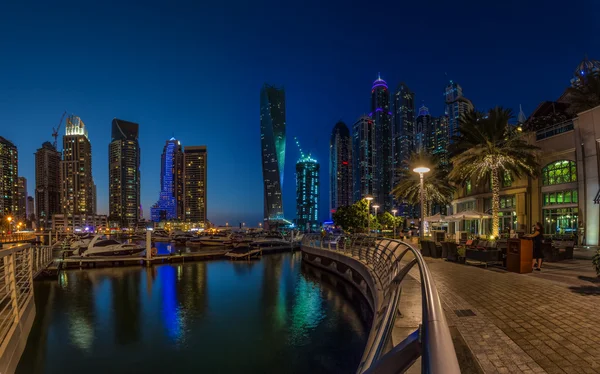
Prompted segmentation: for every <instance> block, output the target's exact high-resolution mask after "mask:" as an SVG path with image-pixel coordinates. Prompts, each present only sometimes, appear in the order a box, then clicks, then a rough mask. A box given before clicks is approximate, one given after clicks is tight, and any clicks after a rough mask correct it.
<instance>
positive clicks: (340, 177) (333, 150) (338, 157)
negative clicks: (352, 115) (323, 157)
mask: <svg viewBox="0 0 600 374" xmlns="http://www.w3.org/2000/svg"><path fill="white" fill-rule="evenodd" d="M329 178H330V182H329V188H330V194H329V213H330V217H331V213H333V211H335V210H336V209H337V208H339V207H341V206H348V205H352V188H353V187H352V138H351V137H350V130H348V126H346V124H345V123H344V122H338V123H337V124H336V125H335V127H334V128H333V132H332V133H331V140H330V142H329Z"/></svg>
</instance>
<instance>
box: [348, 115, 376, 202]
mask: <svg viewBox="0 0 600 374" xmlns="http://www.w3.org/2000/svg"><path fill="white" fill-rule="evenodd" d="M352 129H353V130H352V184H353V193H352V195H353V200H354V201H355V202H356V201H358V200H360V199H362V198H364V197H365V196H366V195H371V196H375V195H376V194H377V187H378V183H377V181H378V179H377V174H376V173H375V156H376V153H377V149H376V148H375V122H373V119H371V117H369V116H362V117H360V118H359V119H358V120H357V121H356V122H355V123H354V125H353V126H352Z"/></svg>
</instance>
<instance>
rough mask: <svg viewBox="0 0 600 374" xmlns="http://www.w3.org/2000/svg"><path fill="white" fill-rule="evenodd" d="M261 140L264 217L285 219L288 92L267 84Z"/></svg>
mask: <svg viewBox="0 0 600 374" xmlns="http://www.w3.org/2000/svg"><path fill="white" fill-rule="evenodd" d="M260 141H261V147H262V171H263V183H264V204H265V209H264V219H265V221H267V223H268V222H269V221H274V222H275V221H281V220H283V202H282V197H281V190H282V188H283V168H284V165H285V91H284V90H283V88H276V87H274V86H270V85H268V84H265V85H264V86H263V88H262V89H261V90H260Z"/></svg>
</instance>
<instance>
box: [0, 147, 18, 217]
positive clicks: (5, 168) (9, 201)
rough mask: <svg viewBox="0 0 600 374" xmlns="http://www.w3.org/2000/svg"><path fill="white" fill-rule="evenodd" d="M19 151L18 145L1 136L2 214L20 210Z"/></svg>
mask: <svg viewBox="0 0 600 374" xmlns="http://www.w3.org/2000/svg"><path fill="white" fill-rule="evenodd" d="M18 176H19V153H18V152H17V147H16V146H15V145H14V144H13V143H12V142H11V141H10V140H7V139H5V138H3V137H1V136H0V215H17V214H18V211H19V199H18V194H19V181H18Z"/></svg>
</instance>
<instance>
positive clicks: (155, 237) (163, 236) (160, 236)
mask: <svg viewBox="0 0 600 374" xmlns="http://www.w3.org/2000/svg"><path fill="white" fill-rule="evenodd" d="M152 241H155V242H172V241H173V238H171V235H169V233H168V232H166V231H165V230H154V231H153V232H152Z"/></svg>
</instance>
